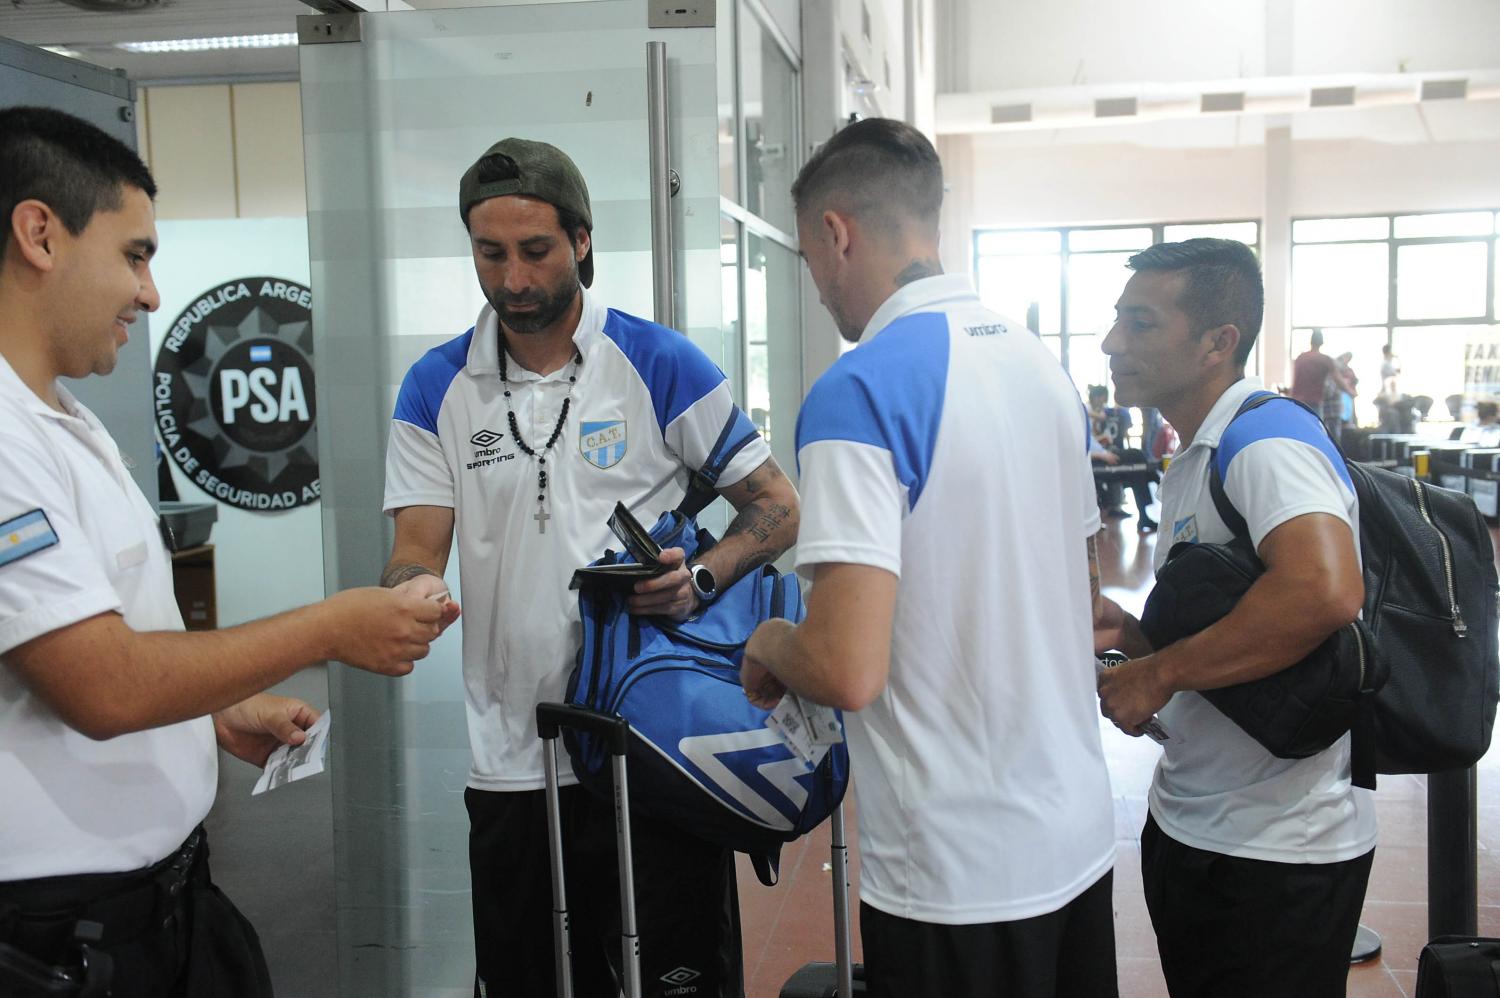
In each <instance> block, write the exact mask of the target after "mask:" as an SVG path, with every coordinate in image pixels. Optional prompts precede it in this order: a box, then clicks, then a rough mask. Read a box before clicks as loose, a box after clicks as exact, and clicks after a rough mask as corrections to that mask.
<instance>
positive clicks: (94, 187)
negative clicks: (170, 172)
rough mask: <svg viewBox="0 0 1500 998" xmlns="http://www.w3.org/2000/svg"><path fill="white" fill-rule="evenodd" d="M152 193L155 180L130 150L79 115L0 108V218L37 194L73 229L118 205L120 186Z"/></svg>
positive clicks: (151, 195) (121, 197) (121, 198)
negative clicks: (76, 116)
mask: <svg viewBox="0 0 1500 998" xmlns="http://www.w3.org/2000/svg"><path fill="white" fill-rule="evenodd" d="M127 186H128V187H136V188H139V189H140V190H142V191H144V192H145V193H146V196H147V197H149V198H155V197H156V181H155V180H153V179H152V178H151V171H150V170H148V169H146V164H145V163H142V162H141V158H140V157H139V156H137V155H136V154H135V152H134V151H133V150H132V149H131V148H130V147H129V146H127V145H126V144H125V143H123V142H121V141H120V140H119V139H117V138H115V137H114V136H112V135H109V134H107V133H105V132H104V131H103V130H102V129H99V128H97V127H95V126H93V125H91V124H89V123H88V122H86V121H84V120H82V119H81V118H75V117H74V116H73V115H71V114H65V113H63V112H62V111H54V110H52V109H51V108H44V107H11V108H5V109H3V110H0V220H3V222H4V225H5V227H6V231H9V228H10V219H11V216H12V215H13V214H14V213H15V210H16V205H18V204H20V203H21V202H22V201H29V200H33V199H34V200H37V201H40V202H42V203H43V204H45V205H46V206H47V207H49V208H51V209H52V210H53V211H54V212H56V213H57V217H58V218H60V219H61V220H62V223H63V225H65V226H66V227H67V229H68V231H69V232H71V233H73V234H74V235H77V234H78V233H80V232H82V231H83V230H84V229H85V228H86V227H87V226H88V224H89V220H90V219H92V218H93V217H94V214H95V213H96V212H100V211H119V210H120V207H121V206H122V205H123V204H124V194H125V190H124V189H125V187H127Z"/></svg>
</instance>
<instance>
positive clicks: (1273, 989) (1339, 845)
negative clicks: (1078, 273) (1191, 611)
mask: <svg viewBox="0 0 1500 998" xmlns="http://www.w3.org/2000/svg"><path fill="white" fill-rule="evenodd" d="M1128 265H1129V267H1130V268H1131V269H1132V270H1134V271H1135V274H1134V275H1133V276H1132V277H1131V278H1130V280H1129V282H1128V283H1127V284H1126V285H1125V291H1124V293H1123V294H1122V295H1121V296H1120V300H1119V304H1118V305H1116V307H1115V308H1116V313H1117V318H1116V320H1115V324H1114V327H1113V328H1112V329H1111V330H1110V332H1109V335H1108V336H1106V337H1105V340H1104V352H1105V353H1106V354H1108V355H1109V358H1110V371H1111V373H1112V374H1113V376H1114V381H1115V398H1116V400H1117V401H1119V402H1121V403H1122V404H1129V405H1149V406H1156V407H1158V408H1160V409H1161V412H1162V415H1163V416H1165V417H1166V418H1167V420H1168V421H1169V422H1170V423H1171V424H1172V426H1174V427H1176V429H1177V432H1178V433H1180V434H1181V436H1182V444H1183V446H1182V449H1181V450H1179V452H1178V453H1177V456H1176V457H1175V458H1174V459H1173V461H1172V464H1171V467H1170V468H1168V470H1167V472H1166V474H1165V476H1164V477H1163V479H1162V483H1161V505H1162V515H1161V522H1162V526H1163V527H1164V528H1165V530H1168V531H1170V532H1171V540H1170V541H1169V542H1166V541H1164V542H1163V543H1161V544H1158V545H1157V548H1156V566H1157V568H1158V569H1160V567H1161V565H1162V563H1163V562H1164V561H1165V560H1166V558H1167V553H1168V551H1169V549H1170V547H1171V546H1172V545H1173V544H1177V543H1181V542H1190V543H1196V542H1205V543H1216V544H1221V543H1225V542H1227V541H1229V540H1230V539H1231V537H1232V536H1233V531H1232V530H1231V528H1230V527H1229V526H1228V525H1226V524H1225V522H1224V520H1223V519H1221V517H1220V515H1219V512H1218V509H1217V507H1216V506H1215V503H1214V501H1213V496H1212V493H1211V491H1210V486H1209V479H1210V475H1211V474H1215V473H1216V474H1217V475H1218V478H1219V480H1220V481H1221V482H1222V483H1223V488H1224V493H1225V495H1226V496H1227V497H1228V499H1229V501H1230V503H1231V504H1232V505H1233V507H1234V509H1235V510H1236V511H1237V512H1238V514H1239V516H1240V517H1241V518H1243V520H1244V523H1245V529H1246V531H1247V532H1248V534H1249V539H1250V541H1251V542H1252V543H1253V544H1254V545H1255V548H1256V551H1257V552H1258V554H1259V555H1260V559H1261V561H1262V562H1264V564H1265V567H1266V571H1265V574H1264V575H1262V576H1261V577H1260V578H1259V579H1258V580H1257V581H1256V583H1255V584H1254V585H1253V586H1252V587H1251V588H1250V590H1249V591H1248V592H1247V593H1246V594H1245V596H1244V598H1243V599H1241V600H1240V602H1239V603H1238V604H1237V605H1236V607H1235V608H1234V610H1233V611H1231V612H1230V613H1229V615H1228V616H1226V617H1224V618H1223V619H1222V620H1221V621H1219V622H1218V623H1216V624H1214V625H1213V626H1211V627H1208V628H1207V629H1205V630H1203V631H1201V632H1200V633H1198V634H1195V635H1193V636H1192V637H1189V638H1185V639H1183V640H1181V641H1178V642H1176V643H1174V644H1172V645H1169V646H1167V647H1165V648H1157V649H1153V648H1152V647H1151V645H1150V642H1149V641H1148V640H1147V639H1146V637H1145V636H1144V635H1143V634H1142V633H1141V629H1140V622H1139V621H1138V620H1136V619H1135V618H1134V617H1132V616H1130V615H1129V614H1126V613H1124V612H1123V611H1122V610H1121V609H1120V607H1119V606H1118V605H1117V604H1115V603H1114V602H1113V601H1111V600H1108V599H1104V600H1102V601H1101V607H1102V609H1101V613H1100V615H1099V618H1098V619H1097V620H1096V622H1095V645H1096V648H1097V650H1100V651H1103V650H1106V649H1118V650H1120V651H1123V652H1124V653H1126V654H1127V655H1129V656H1131V660H1130V661H1127V662H1125V663H1124V664H1122V665H1120V666H1118V667H1116V668H1114V669H1110V670H1108V671H1106V672H1104V673H1102V674H1101V676H1100V679H1099V696H1100V701H1101V704H1100V706H1101V710H1102V711H1103V712H1104V714H1105V716H1106V717H1109V718H1110V719H1111V720H1113V721H1114V722H1115V724H1116V725H1118V726H1119V727H1120V728H1121V730H1123V731H1124V732H1125V733H1126V734H1130V735H1139V734H1141V733H1142V725H1144V724H1145V723H1146V722H1147V721H1148V720H1149V719H1150V718H1151V717H1152V715H1153V714H1156V713H1158V712H1160V718H1161V722H1162V725H1163V727H1164V728H1165V730H1166V731H1167V732H1168V734H1169V736H1170V737H1169V738H1168V739H1167V741H1166V742H1165V744H1164V746H1163V748H1164V751H1163V755H1162V758H1161V762H1160V763H1159V764H1158V765H1157V768H1156V773H1155V776H1154V777H1153V779H1152V784H1151V791H1150V795H1149V799H1148V802H1149V805H1150V814H1149V816H1148V817H1147V819H1146V826H1145V830H1144V831H1143V832H1142V834H1141V867H1142V873H1143V877H1144V881H1145V893H1146V904H1147V907H1148V908H1149V909H1150V912H1151V923H1152V925H1153V926H1154V928H1155V929H1156V938H1157V943H1158V946H1159V948H1160V951H1161V959H1162V969H1163V971H1164V973H1165V975H1166V979H1167V988H1168V990H1169V991H1170V992H1171V993H1172V995H1173V998H1189V996H1203V998H1208V996H1214V998H1221V996H1226V995H1230V996H1234V995H1243V996H1257V998H1258V996H1264V995H1297V996H1298V998H1325V996H1333V995H1342V994H1343V993H1344V986H1345V978H1346V976H1347V974H1348V970H1349V954H1350V952H1351V950H1352V948H1353V943H1354V933H1355V930H1356V928H1357V927H1358V924H1359V911H1360V906H1361V904H1362V903H1363V900H1364V893H1365V884H1366V881H1367V880H1368V878H1369V874H1370V863H1371V860H1372V858H1373V856H1374V848H1375V810H1374V804H1373V801H1372V800H1371V796H1370V794H1369V792H1368V791H1365V790H1360V789H1357V788H1355V787H1353V786H1352V785H1351V781H1350V760H1349V738H1348V736H1345V737H1344V738H1342V739H1341V740H1340V741H1339V742H1337V743H1336V744H1334V745H1333V746H1331V747H1330V748H1328V749H1327V750H1325V751H1323V752H1320V753H1318V754H1317V755H1315V756H1312V757H1310V758H1306V759H1281V758H1277V757H1275V756H1272V755H1271V754H1269V753H1268V752H1267V751H1266V750H1265V749H1264V748H1262V747H1261V746H1260V744H1259V743H1258V742H1256V741H1255V740H1253V739H1252V738H1251V737H1250V736H1249V735H1247V734H1245V733H1244V732H1243V731H1241V730H1240V729H1239V728H1238V727H1237V726H1236V725H1235V724H1234V723H1233V722H1232V721H1230V720H1229V719H1228V718H1226V717H1225V716H1224V715H1223V714H1220V713H1219V712H1218V711H1217V710H1216V709H1215V708H1214V707H1213V706H1212V705H1211V704H1210V703H1209V702H1208V701H1207V700H1206V699H1204V698H1203V697H1202V696H1200V695H1198V693H1197V692H1196V691H1198V690H1206V689H1214V688H1217V687H1221V686H1229V685H1233V684H1236V683H1243V682H1248V681H1250V680H1254V679H1258V678H1260V677H1263V676H1268V675H1270V674H1272V673H1274V672H1277V671H1279V670H1281V669H1284V668H1286V667H1287V666H1289V665H1291V664H1293V663H1294V662H1297V661H1299V660H1300V659H1302V658H1303V657H1304V656H1305V655H1306V654H1307V653H1308V652H1310V651H1311V650H1312V649H1313V648H1315V647H1317V646H1318V645H1319V644H1320V643H1322V641H1323V640H1324V639H1325V638H1327V637H1328V635H1329V634H1331V633H1333V632H1334V631H1335V630H1337V629H1338V628H1339V627H1342V626H1343V625H1345V624H1347V623H1348V622H1349V621H1351V620H1353V619H1354V618H1355V617H1356V616H1357V615H1358V613H1359V610H1360V606H1361V604H1362V602H1363V599H1364V585H1363V582H1362V580H1361V577H1360V560H1359V535H1358V532H1357V531H1356V530H1355V528H1354V524H1356V523H1357V522H1358V518H1359V509H1358V500H1357V499H1356V497H1355V493H1354V488H1353V485H1352V483H1351V481H1350V479H1349V473H1348V470H1347V468H1346V467H1345V465H1344V462H1343V460H1342V459H1341V458H1340V456H1339V453H1338V451H1337V450H1336V449H1335V448H1334V446H1333V444H1332V442H1331V441H1330V440H1329V438H1328V434H1327V433H1326V432H1325V431H1324V429H1323V426H1322V425H1321V423H1320V422H1319V420H1318V419H1317V417H1315V416H1314V415H1312V414H1311V413H1309V412H1307V411H1306V410H1304V409H1302V408H1301V407H1300V406H1297V405H1295V404H1294V403H1292V402H1290V401H1284V400H1281V401H1278V400H1274V396H1273V401H1270V402H1268V403H1266V404H1264V405H1262V406H1260V407H1259V408H1256V409H1253V410H1250V411H1248V412H1246V413H1245V414H1244V415H1243V416H1240V417H1238V418H1235V414H1236V413H1237V412H1238V411H1239V409H1240V407H1241V406H1242V405H1243V404H1244V403H1245V402H1246V400H1248V399H1250V398H1251V397H1252V396H1255V395H1257V394H1262V393H1263V394H1269V393H1264V391H1263V389H1262V388H1261V385H1260V382H1259V381H1258V380H1256V379H1254V378H1247V377H1245V369H1244V365H1245V359H1246V358H1247V357H1248V356H1249V349H1248V345H1249V344H1250V343H1252V342H1253V341H1254V339H1255V336H1256V333H1257V332H1258V331H1259V329H1260V323H1261V311H1262V310H1261V301H1262V292H1261V280H1260V269H1259V267H1258V266H1257V264H1256V261H1255V256H1254V254H1252V253H1251V252H1250V249H1249V247H1247V246H1244V245H1242V244H1240V243H1236V242H1233V241H1230V240H1222V239H1193V240H1189V241H1187V242H1183V243H1167V244H1163V245H1159V246H1153V247H1152V248H1151V249H1148V250H1145V251H1143V252H1141V253H1138V254H1136V255H1135V256H1133V257H1131V259H1130V261H1129V264H1128Z"/></svg>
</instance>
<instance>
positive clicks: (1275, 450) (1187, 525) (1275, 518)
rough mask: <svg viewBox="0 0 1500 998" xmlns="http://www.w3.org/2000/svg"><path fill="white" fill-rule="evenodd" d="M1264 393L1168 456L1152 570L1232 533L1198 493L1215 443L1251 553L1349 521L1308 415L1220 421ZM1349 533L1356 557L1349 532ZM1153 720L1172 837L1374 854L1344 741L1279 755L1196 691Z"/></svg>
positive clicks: (1156, 797) (1283, 406)
mask: <svg viewBox="0 0 1500 998" xmlns="http://www.w3.org/2000/svg"><path fill="white" fill-rule="evenodd" d="M1263 390H1264V389H1263V388H1262V387H1261V384H1260V381H1259V380H1257V379H1255V378H1244V379H1242V380H1240V381H1239V382H1237V383H1235V384H1234V385H1233V386H1232V387H1230V389H1229V390H1228V391H1226V392H1225V393H1224V394H1223V395H1222V396H1220V397H1219V400H1218V401H1217V402H1215V403H1214V406H1213V408H1212V409H1210V410H1209V413H1208V417H1207V418H1206V419H1205V420H1204V422H1203V426H1202V427H1201V428H1200V429H1199V431H1198V434H1197V436H1196V437H1194V438H1193V442H1192V444H1191V445H1190V446H1189V447H1187V448H1186V449H1185V450H1183V451H1182V452H1181V453H1180V454H1178V455H1177V456H1176V457H1174V458H1173V459H1172V463H1171V465H1170V466H1169V467H1168V468H1167V472H1166V475H1165V476H1164V477H1163V478H1162V483H1161V507H1162V508H1161V529H1162V534H1163V535H1164V537H1163V540H1162V541H1160V542H1159V543H1158V544H1157V546H1156V568H1157V569H1160V568H1161V566H1162V564H1163V563H1164V562H1165V561H1166V559H1167V553H1168V551H1170V550H1171V547H1172V544H1174V543H1177V542H1178V541H1193V542H1200V541H1201V542H1204V543H1210V544H1222V543H1225V542H1227V541H1229V540H1230V539H1231V538H1232V536H1233V534H1232V532H1231V531H1230V529H1229V528H1228V527H1226V526H1225V525H1224V521H1223V520H1221V519H1220V518H1219V514H1218V510H1217V509H1215V507H1214V501H1213V496H1212V495H1211V494H1210V492H1209V488H1208V461H1209V454H1210V453H1211V452H1212V450H1213V449H1214V448H1215V447H1217V448H1218V450H1219V453H1218V461H1219V476H1220V479H1221V480H1222V481H1223V482H1224V492H1225V494H1226V495H1228V497H1229V501H1230V502H1232V503H1233V504H1234V508H1235V509H1236V510H1238V511H1239V513H1240V515H1241V516H1243V517H1244V518H1245V523H1246V525H1247V526H1248V527H1249V530H1250V539H1251V540H1252V541H1254V542H1255V545H1256V547H1259V546H1260V543H1261V541H1263V540H1265V538H1266V535H1267V534H1269V533H1271V531H1273V530H1275V529H1276V528H1277V527H1279V526H1280V525H1281V524H1283V523H1285V522H1287V521H1288V520H1291V519H1293V518H1294V517H1298V516H1302V515H1304V514H1307V513H1326V514H1328V515H1329V516H1335V517H1337V518H1339V519H1340V520H1343V521H1344V522H1345V523H1349V524H1355V523H1358V522H1359V505H1358V499H1357V497H1356V496H1355V494H1354V486H1353V483H1352V482H1351V481H1350V479H1349V470H1348V469H1347V468H1346V467H1345V466H1344V463H1343V461H1342V460H1340V459H1339V456H1338V452H1337V451H1336V450H1335V449H1334V447H1333V444H1332V442H1331V441H1330V440H1329V439H1328V434H1327V432H1326V431H1325V430H1324V429H1323V425H1322V423H1320V422H1319V421H1318V420H1317V419H1315V418H1314V417H1313V416H1312V415H1310V414H1309V413H1308V412H1306V411H1305V410H1304V409H1302V408H1301V407H1300V406H1297V405H1293V404H1291V403H1289V402H1270V403H1268V404H1266V405H1263V406H1261V407H1260V408H1258V409H1254V410H1252V411H1251V412H1248V413H1246V414H1245V415H1244V416H1242V417H1240V418H1239V419H1235V420H1234V421H1233V423H1232V424H1231V422H1230V420H1231V419H1233V417H1234V414H1235V412H1236V411H1238V410H1239V407H1240V406H1241V405H1242V404H1243V403H1244V402H1245V400H1246V399H1247V398H1249V397H1250V395H1252V394H1253V393H1255V392H1258V391H1263ZM1226 427H1227V429H1226ZM1353 534H1354V546H1355V550H1356V552H1357V551H1358V550H1359V532H1358V531H1357V530H1355V531H1353ZM1160 717H1161V719H1162V722H1163V723H1164V724H1165V725H1166V726H1167V730H1168V731H1170V732H1171V733H1172V740H1171V741H1169V742H1167V743H1166V745H1165V746H1164V747H1163V754H1162V759H1161V762H1160V763H1159V764H1158V766H1157V768H1156V775H1155V777H1154V778H1153V779H1152V783H1151V792H1150V797H1149V802H1150V805H1151V814H1152V815H1153V816H1154V817H1155V818H1156V823H1157V824H1158V825H1160V826H1161V828H1162V830H1163V831H1164V832H1166V833H1167V834H1168V835H1171V836H1172V837H1173V838H1174V839H1177V840H1178V841H1179V842H1182V843H1184V844H1186V845H1189V846H1192V847H1194V848H1197V849H1206V850H1208V851H1210V852H1219V853H1225V854H1227V855H1232V856H1241V857H1245V858H1248V859H1260V860H1268V861H1271V862H1278V863H1336V862H1341V861H1343V860H1347V859H1353V858H1355V857H1356V856H1362V855H1364V854H1365V853H1366V852H1369V851H1370V850H1371V849H1372V848H1374V846H1375V808H1374V801H1373V799H1372V798H1371V796H1370V793H1369V791H1366V790H1361V789H1359V788H1357V787H1354V786H1352V785H1351V783H1350V782H1349V738H1348V736H1347V735H1346V736H1345V737H1344V738H1342V739H1340V740H1339V741H1338V742H1337V743H1335V744H1334V745H1332V746H1330V747H1329V748H1328V749H1326V750H1324V751H1323V752H1320V753H1318V754H1317V755H1315V756H1312V757H1310V758H1307V759H1278V758H1277V757H1275V756H1273V755H1271V754H1270V753H1269V752H1267V751H1266V750H1265V749H1264V748H1262V747H1261V745H1260V743H1258V742H1256V741H1255V740H1254V739H1253V738H1251V737H1250V736H1249V735H1247V734H1245V733H1244V732H1243V731H1241V730H1240V729H1239V727H1238V726H1237V725H1235V724H1234V722H1233V721H1230V720H1229V719H1228V718H1226V717H1225V716H1224V715H1223V714H1221V713H1219V712H1218V710H1216V709H1215V708H1214V707H1213V705H1211V704H1210V703H1209V702H1208V701H1207V700H1205V699H1203V697H1201V696H1199V695H1198V694H1197V693H1192V692H1184V693H1178V694H1177V695H1175V696H1174V697H1172V699H1171V700H1170V701H1168V703H1167V705H1166V706H1165V707H1163V708H1162V710H1161V712H1160Z"/></svg>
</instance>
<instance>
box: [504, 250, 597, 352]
mask: <svg viewBox="0 0 1500 998" xmlns="http://www.w3.org/2000/svg"><path fill="white" fill-rule="evenodd" d="M570 259H571V257H570ZM578 288H579V282H578V261H577V260H573V265H572V266H571V267H569V268H568V272H567V273H566V274H564V275H563V277H562V279H561V280H559V281H558V282H557V283H556V284H555V285H553V286H552V287H550V288H538V289H534V290H532V291H527V292H525V293H524V294H519V295H512V294H507V293H506V292H505V291H504V290H502V289H500V288H486V289H485V293H484V297H485V299H486V300H488V301H489V303H490V305H491V306H492V307H493V308H494V309H495V314H496V315H497V316H499V317H500V321H501V322H502V323H503V324H504V325H505V328H506V329H509V330H510V331H511V332H513V333H518V334H520V335H522V336H529V335H532V334H534V333H540V332H542V331H544V330H546V329H549V328H550V327H551V326H552V324H553V323H555V322H557V320H558V319H560V318H562V316H563V314H564V313H565V312H567V310H568V306H570V305H572V304H573V299H574V297H576V296H577V294H578ZM517 305H521V306H526V305H535V306H536V307H535V308H533V309H530V310H528V311H525V312H517V311H515V310H514V307H515V306H517Z"/></svg>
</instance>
